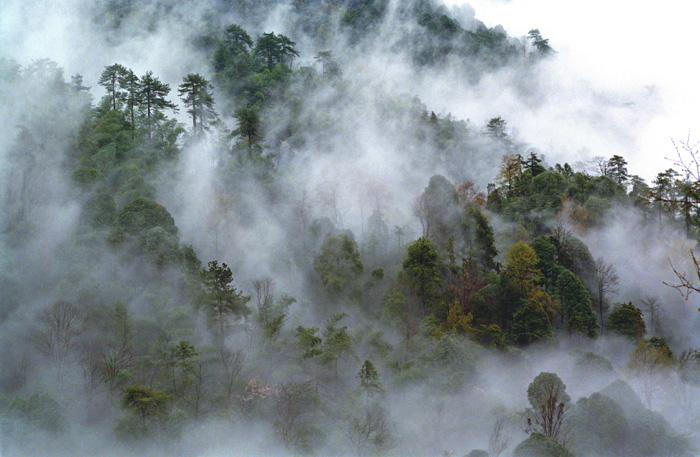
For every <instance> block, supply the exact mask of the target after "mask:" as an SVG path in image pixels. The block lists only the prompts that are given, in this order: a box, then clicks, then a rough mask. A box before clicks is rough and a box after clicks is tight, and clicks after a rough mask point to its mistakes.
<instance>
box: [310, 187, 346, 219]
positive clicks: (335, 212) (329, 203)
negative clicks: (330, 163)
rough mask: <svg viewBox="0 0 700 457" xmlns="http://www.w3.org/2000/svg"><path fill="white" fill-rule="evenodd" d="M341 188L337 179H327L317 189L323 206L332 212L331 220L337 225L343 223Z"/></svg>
mask: <svg viewBox="0 0 700 457" xmlns="http://www.w3.org/2000/svg"><path fill="white" fill-rule="evenodd" d="M339 188H340V184H339V183H338V181H337V180H330V179H327V180H326V181H324V182H323V183H322V184H320V185H319V186H318V187H317V189H316V193H317V194H318V199H319V202H320V203H321V206H322V207H324V208H325V209H326V211H328V212H329V213H330V219H331V222H333V224H335V225H342V223H343V214H342V210H341V205H342V202H341V199H340V191H339Z"/></svg>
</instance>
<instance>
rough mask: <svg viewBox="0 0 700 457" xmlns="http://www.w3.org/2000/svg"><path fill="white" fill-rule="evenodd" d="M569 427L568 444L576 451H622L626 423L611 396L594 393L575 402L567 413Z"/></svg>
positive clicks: (589, 453)
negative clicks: (569, 439)
mask: <svg viewBox="0 0 700 457" xmlns="http://www.w3.org/2000/svg"><path fill="white" fill-rule="evenodd" d="M569 421H570V424H571V428H572V431H573V433H572V437H571V443H570V448H571V450H572V451H574V452H575V453H576V454H577V455H624V454H625V451H626V449H627V440H628V439H629V433H630V429H629V423H628V422H627V419H626V418H625V414H624V411H623V409H622V407H621V406H620V405H618V404H617V403H616V402H615V401H613V400H612V399H610V398H608V397H606V396H604V395H601V394H599V393H594V394H593V395H591V396H590V397H583V398H581V399H579V400H578V401H577V402H576V406H575V407H574V408H573V409H572V411H571V412H570V413H569Z"/></svg>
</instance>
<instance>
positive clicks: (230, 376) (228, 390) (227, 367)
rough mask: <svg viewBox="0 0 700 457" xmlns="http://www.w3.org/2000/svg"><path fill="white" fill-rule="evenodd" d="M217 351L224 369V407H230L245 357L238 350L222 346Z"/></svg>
mask: <svg viewBox="0 0 700 457" xmlns="http://www.w3.org/2000/svg"><path fill="white" fill-rule="evenodd" d="M218 351H219V357H220V359H221V364H222V365H223V367H224V398H225V399H226V405H227V406H229V407H230V406H231V402H232V400H233V389H234V387H235V386H236V380H237V379H238V377H239V376H240V374H241V371H243V365H244V364H245V355H244V354H243V352H242V351H241V350H240V349H239V350H237V351H231V350H229V349H227V348H225V347H223V346H220V347H219V348H218Z"/></svg>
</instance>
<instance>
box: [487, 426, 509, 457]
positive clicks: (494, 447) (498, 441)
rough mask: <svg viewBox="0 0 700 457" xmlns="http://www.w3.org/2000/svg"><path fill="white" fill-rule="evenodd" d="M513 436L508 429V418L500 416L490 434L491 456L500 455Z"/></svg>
mask: <svg viewBox="0 0 700 457" xmlns="http://www.w3.org/2000/svg"><path fill="white" fill-rule="evenodd" d="M512 439H513V437H512V436H511V435H510V434H509V433H508V432H507V430H506V418H505V417H503V416H502V417H499V418H498V419H497V420H496V423H495V424H494V425H493V430H491V433H490V434H489V449H488V451H489V456H490V457H499V456H500V455H501V454H502V453H503V451H505V450H506V449H507V448H508V446H509V445H510V442H511V440H512Z"/></svg>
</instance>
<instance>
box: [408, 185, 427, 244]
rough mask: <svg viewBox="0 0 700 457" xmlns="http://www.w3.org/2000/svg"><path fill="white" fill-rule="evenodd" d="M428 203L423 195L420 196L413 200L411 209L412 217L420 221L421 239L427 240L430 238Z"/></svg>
mask: <svg viewBox="0 0 700 457" xmlns="http://www.w3.org/2000/svg"><path fill="white" fill-rule="evenodd" d="M428 206H429V205H428V201H427V198H426V196H425V193H422V194H420V195H419V196H418V197H416V199H415V200H413V205H412V207H411V209H412V210H413V215H414V216H416V217H417V218H418V220H419V221H420V225H421V227H423V238H428V237H429V236H430V223H431V218H430V214H429V213H430V208H429V207H428Z"/></svg>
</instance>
